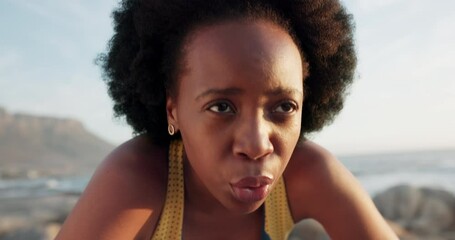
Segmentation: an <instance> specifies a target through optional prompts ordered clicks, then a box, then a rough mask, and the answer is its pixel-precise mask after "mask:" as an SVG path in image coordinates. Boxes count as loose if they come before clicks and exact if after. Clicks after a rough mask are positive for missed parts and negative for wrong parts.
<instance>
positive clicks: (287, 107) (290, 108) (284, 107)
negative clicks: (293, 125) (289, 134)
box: [273, 102, 297, 113]
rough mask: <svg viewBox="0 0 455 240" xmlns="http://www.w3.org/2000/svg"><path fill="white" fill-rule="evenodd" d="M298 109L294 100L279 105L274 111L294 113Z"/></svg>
mask: <svg viewBox="0 0 455 240" xmlns="http://www.w3.org/2000/svg"><path fill="white" fill-rule="evenodd" d="M295 110H297V106H296V105H295V104H294V103H292V102H284V103H281V104H280V105H278V106H277V107H276V108H275V109H274V110H273V111H274V112H277V113H292V112H294V111H295Z"/></svg>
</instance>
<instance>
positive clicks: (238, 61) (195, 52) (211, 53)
mask: <svg viewBox="0 0 455 240" xmlns="http://www.w3.org/2000/svg"><path fill="white" fill-rule="evenodd" d="M183 52H184V54H183V55H184V57H183V64H184V67H183V68H184V71H183V76H182V78H181V79H182V80H184V79H185V78H186V77H185V75H187V76H188V75H189V76H190V78H196V79H197V80H200V81H203V80H204V79H205V81H206V79H207V76H212V77H215V78H216V79H214V81H215V80H219V81H221V82H223V83H226V84H228V83H229V82H230V80H232V79H234V78H242V79H250V80H255V79H256V80H258V81H261V82H262V83H263V82H264V81H263V80H264V79H274V78H277V77H278V78H280V79H282V80H283V79H284V80H287V79H288V78H293V80H294V81H291V82H293V84H297V86H296V87H297V88H301V86H298V85H302V80H303V78H302V62H301V61H302V60H301V56H300V52H299V50H298V48H297V46H296V44H295V43H294V41H293V39H292V37H291V36H290V35H289V34H288V33H287V32H286V31H285V30H284V29H283V28H281V27H280V26H278V25H276V24H274V23H272V22H269V21H265V20H249V21H247V20H245V21H227V22H223V23H218V24H213V25H209V26H203V27H200V28H198V29H196V30H195V31H194V32H193V33H191V34H190V35H189V37H188V39H187V41H186V45H185V47H184V51H183ZM296 79H297V80H296ZM192 81H194V80H192ZM284 82H285V83H286V82H289V81H284ZM197 83H199V84H204V82H197ZM272 83H275V84H276V81H275V82H273V81H272Z"/></svg>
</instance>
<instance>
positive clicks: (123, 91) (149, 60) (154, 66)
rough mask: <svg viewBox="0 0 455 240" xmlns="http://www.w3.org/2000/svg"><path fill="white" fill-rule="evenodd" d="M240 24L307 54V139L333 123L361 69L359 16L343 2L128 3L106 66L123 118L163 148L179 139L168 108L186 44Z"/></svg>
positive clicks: (117, 13) (118, 13)
mask: <svg viewBox="0 0 455 240" xmlns="http://www.w3.org/2000/svg"><path fill="white" fill-rule="evenodd" d="M236 18H257V19H265V20H270V21H273V22H275V23H276V24H279V25H280V26H282V27H283V29H285V30H286V31H288V33H289V34H290V35H291V36H292V37H293V39H294V41H295V42H296V45H297V46H298V47H299V48H300V51H301V53H302V55H303V56H302V58H304V60H305V61H306V62H307V64H308V65H309V75H308V77H307V78H306V79H302V81H304V89H305V100H304V103H303V107H302V127H301V133H300V136H301V139H304V136H305V135H306V134H307V133H310V132H313V131H318V130H320V129H322V128H323V127H324V126H325V125H327V124H328V123H330V122H331V121H332V120H333V119H334V117H335V115H336V114H337V113H338V112H339V111H340V110H341V109H342V108H343V101H344V97H345V95H346V89H347V88H348V87H349V86H350V84H351V83H352V79H353V76H354V71H355V66H356V54H355V49H354V41H353V21H352V16H351V15H350V14H348V13H347V12H346V11H345V9H344V8H343V6H342V5H341V4H340V2H339V1H338V0H312V1H308V0H229V1H227V0H123V1H122V2H121V3H120V6H119V7H118V8H117V9H115V10H114V12H113V19H114V36H113V37H112V39H111V40H110V42H109V44H108V48H107V52H106V53H104V54H101V55H100V57H99V58H98V61H99V63H101V66H102V69H103V70H104V80H105V81H106V83H107V85H108V88H109V94H110V96H111V97H112V99H113V101H114V112H115V114H116V116H117V117H119V116H125V117H126V120H127V122H128V123H129V124H130V125H131V126H132V127H133V129H134V131H135V133H137V134H147V135H148V136H150V137H151V139H152V140H153V141H154V142H155V143H158V144H160V143H162V144H167V143H168V141H169V140H170V139H171V138H173V137H176V136H169V135H168V134H167V119H166V110H165V103H166V95H167V94H171V95H172V94H175V89H176V85H177V84H176V78H177V77H178V74H179V69H180V68H181V67H180V63H181V62H180V61H181V59H180V58H181V57H182V56H181V55H182V51H183V50H182V48H183V47H184V46H183V45H184V43H185V37H186V36H187V35H188V34H189V33H191V31H193V30H194V29H195V28H196V27H198V26H201V25H208V24H215V23H217V22H221V21H226V20H229V19H236ZM177 137H178V136H177Z"/></svg>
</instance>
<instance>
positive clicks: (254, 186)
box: [231, 176, 273, 203]
mask: <svg viewBox="0 0 455 240" xmlns="http://www.w3.org/2000/svg"><path fill="white" fill-rule="evenodd" d="M272 182H273V181H272V179H271V178H269V177H265V176H258V177H245V178H242V179H240V180H239V181H237V182H235V183H232V184H231V187H232V190H233V192H234V197H235V198H236V199H237V200H239V201H240V202H244V203H254V202H257V201H261V200H263V199H265V198H266V197H267V195H268V193H269V190H270V185H271V184H272Z"/></svg>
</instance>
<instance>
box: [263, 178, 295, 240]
mask: <svg viewBox="0 0 455 240" xmlns="http://www.w3.org/2000/svg"><path fill="white" fill-rule="evenodd" d="M293 226H294V221H293V219H292V215H291V211H290V209H289V205H288V199H287V194H286V186H285V183H284V179H283V177H281V178H280V179H279V180H278V182H277V183H276V186H275V188H274V189H273V190H272V192H271V193H270V195H269V196H268V197H267V199H266V200H265V231H266V233H267V234H268V235H269V237H270V239H273V240H282V239H287V237H288V235H289V233H290V232H291V230H292V227H293Z"/></svg>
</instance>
